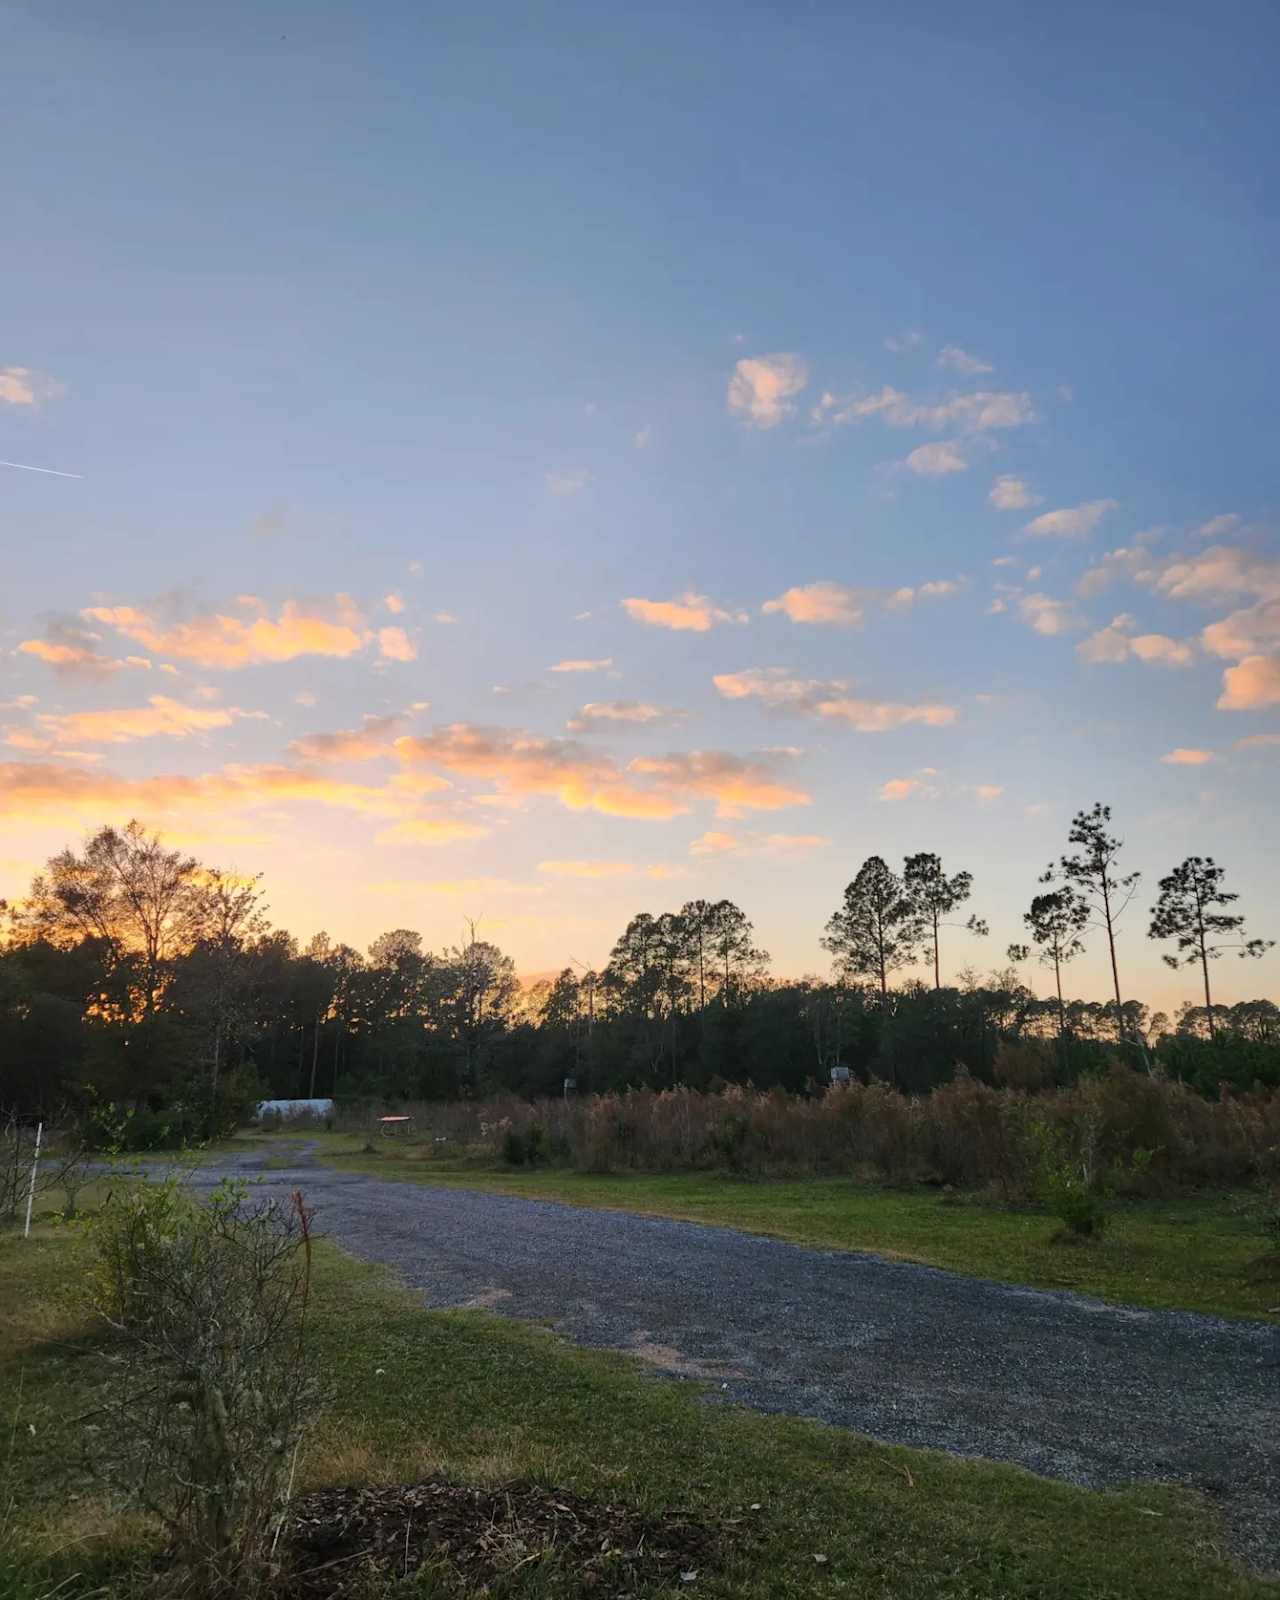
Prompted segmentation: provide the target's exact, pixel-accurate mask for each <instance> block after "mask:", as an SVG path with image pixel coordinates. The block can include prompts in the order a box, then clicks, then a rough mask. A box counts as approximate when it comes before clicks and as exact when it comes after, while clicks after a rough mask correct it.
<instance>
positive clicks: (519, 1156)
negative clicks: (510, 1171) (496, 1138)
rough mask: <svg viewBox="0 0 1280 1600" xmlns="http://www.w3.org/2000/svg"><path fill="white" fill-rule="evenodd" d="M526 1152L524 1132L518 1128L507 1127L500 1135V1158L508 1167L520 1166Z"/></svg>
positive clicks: (522, 1164) (525, 1156) (523, 1162)
mask: <svg viewBox="0 0 1280 1600" xmlns="http://www.w3.org/2000/svg"><path fill="white" fill-rule="evenodd" d="M528 1153H529V1151H528V1146H527V1145H526V1144H525V1139H524V1134H522V1133H521V1132H520V1130H519V1129H518V1128H508V1129H507V1131H506V1132H505V1133H504V1134H503V1136H502V1159H503V1160H504V1161H505V1162H506V1164H507V1165H508V1166H509V1167H522V1166H524V1164H525V1160H526V1158H527V1156H528Z"/></svg>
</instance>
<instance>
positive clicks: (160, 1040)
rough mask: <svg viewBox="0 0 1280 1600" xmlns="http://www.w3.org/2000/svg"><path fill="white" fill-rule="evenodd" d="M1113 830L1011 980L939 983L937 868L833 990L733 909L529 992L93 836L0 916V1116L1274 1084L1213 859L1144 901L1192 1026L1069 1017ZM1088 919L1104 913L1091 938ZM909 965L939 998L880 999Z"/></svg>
mask: <svg viewBox="0 0 1280 1600" xmlns="http://www.w3.org/2000/svg"><path fill="white" fill-rule="evenodd" d="M1108 820H1109V813H1108V812H1107V810H1106V808H1105V807H1095V808H1094V810H1093V811H1092V812H1088V813H1083V812H1082V813H1081V814H1080V815H1079V816H1078V817H1077V818H1076V821H1075V823H1074V824H1073V829H1072V835H1071V843H1072V844H1073V845H1074V846H1075V854H1074V855H1073V856H1064V858H1063V860H1062V861H1061V862H1060V863H1058V864H1057V865H1056V866H1054V867H1051V868H1050V869H1049V871H1048V872H1047V873H1046V874H1045V877H1044V878H1043V879H1042V880H1041V885H1040V886H1039V887H1040V889H1041V892H1040V893H1038V894H1037V895H1036V896H1034V898H1033V900H1032V903H1031V906H1030V909H1029V910H1028V912H1027V916H1026V923H1027V929H1028V934H1029V939H1028V944H1027V945H1026V946H1013V947H1010V949H1009V950H1008V952H1007V956H1008V958H1009V960H1008V964H1007V965H1006V966H1005V967H1004V968H1003V970H1001V971H999V972H996V973H993V974H991V975H990V976H989V977H988V978H987V979H986V980H979V979H978V977H977V976H976V974H972V973H971V974H968V975H966V976H965V977H964V978H963V981H961V982H960V983H959V984H954V985H950V986H947V985H943V984H942V982H941V955H940V950H941V947H942V944H943V941H944V940H945V939H946V938H947V937H948V933H947V930H948V929H949V928H951V927H959V928H962V929H963V930H965V931H966V933H967V934H969V935H972V936H977V937H982V936H983V935H984V934H985V932H986V928H985V924H983V923H982V922H981V920H980V919H978V918H977V917H973V916H970V917H968V918H966V919H964V920H961V917H962V909H961V908H962V907H964V906H965V903H966V902H967V900H968V899H969V897H970V895H971V893H972V878H971V876H970V875H969V874H968V873H967V872H958V873H954V874H950V875H949V874H947V873H946V872H944V870H943V868H942V863H941V862H940V861H939V860H938V858H937V857H936V856H931V855H927V854H920V855H916V856H912V857H909V858H908V859H907V860H906V862H905V863H904V866H903V871H902V872H901V873H895V872H894V871H892V870H891V869H890V868H889V866H888V865H887V863H885V862H884V861H882V860H881V859H880V858H878V857H873V858H871V859H870V860H869V861H868V862H866V863H865V864H864V865H863V867H862V868H861V869H860V871H859V872H858V874H857V875H856V877H855V878H854V880H853V882H851V883H850V884H849V886H848V888H847V889H846V890H845V893H844V896H843V898H842V901H841V904H840V906H839V908H838V909H837V911H836V912H835V913H834V914H833V916H832V917H831V919H830V922H829V923H828V925H827V929H826V936H825V939H824V943H825V945H826V947H827V948H828V949H829V950H830V952H831V954H832V956H833V958H834V975H833V977H832V978H831V979H830V980H822V979H818V978H803V979H800V980H794V981H780V980H777V979H773V978H771V977H770V976H769V975H768V955H767V953H766V952H765V951H763V950H761V949H760V948H759V947H758V946H757V943H756V940H755V936H754V930H753V927H752V924H751V922H750V920H749V919H748V918H747V916H746V915H745V913H744V912H743V911H742V910H741V909H740V908H738V907H737V906H735V905H733V904H732V903H731V902H729V901H715V902H711V901H705V900H694V901H690V902H688V903H687V904H685V905H684V906H683V907H682V908H681V909H680V910H679V911H675V912H670V913H665V914H663V915H660V916H652V915H649V914H647V913H645V914H641V915H639V916H636V917H634V918H633V919H632V920H631V921H630V922H629V923H628V925H627V927H626V928H625V930H624V931H623V933H622V935H621V937H620V938H619V939H618V941H617V943H616V944H615V946H614V948H613V951H612V952H611V954H610V957H609V960H608V962H607V963H606V964H605V966H604V967H603V968H602V969H601V970H600V971H599V972H596V971H589V970H581V969H575V968H574V967H569V968H566V969H565V970H564V971H562V972H561V973H560V974H559V975H558V976H557V977H555V978H554V979H552V980H548V981H545V982H541V983H538V984H534V985H522V984H521V983H520V981H519V979H518V977H517V974H516V971H515V967H514V964H513V962H512V961H511V959H510V958H509V957H508V956H506V955H504V954H503V952H502V951H501V950H499V949H498V948H497V947H496V946H495V945H493V944H492V943H489V942H488V941H485V940H481V939H477V938H475V937H474V936H473V937H471V938H470V939H469V940H467V941H466V942H465V943H463V944H461V945H459V946H456V947H453V948H450V949H446V950H443V951H440V952H433V951H429V950H427V949H425V948H424V947H423V942H422V938H421V936H420V935H419V934H418V933H415V932H413V931H411V930H408V929H395V930H392V931H389V932H387V933H385V934H383V935H381V936H380V937H379V938H378V939H376V940H374V942H373V943H372V945H370V947H369V949H368V950H367V951H366V952H363V953H361V952H359V951H357V950H354V949H353V948H351V947H350V946H349V945H345V944H341V943H335V942H333V941H332V940H331V939H330V938H329V937H328V935H327V934H323V933H321V934H317V935H316V936H315V937H314V938H313V939H311V940H310V942H309V943H308V944H306V945H305V946H300V945H299V944H298V942H297V941H296V940H295V939H294V938H293V937H292V936H291V935H290V934H288V933H286V932H284V931H281V930H273V929H271V928H270V927H269V926H268V924H267V920H266V916H265V912H264V906H263V898H262V892H261V888H260V885H259V882H258V880H257V879H245V878H241V877H237V876H235V875H233V874H229V873H226V872H223V871H220V870H218V869H216V868H209V867H206V866H204V865H202V864H201V863H200V862H198V861H197V860H196V859H195V858H194V857H191V856H187V855H183V854H182V853H180V852H178V851H173V850H169V849H166V848H165V847H164V846H163V844H162V843H161V842H160V841H159V840H158V839H156V838H154V837H152V836H150V835H149V834H148V833H147V832H146V830H145V829H143V828H142V827H141V826H140V825H139V824H137V823H130V824H129V826H128V827H126V828H124V829H119V830H117V829H114V828H104V829H102V830H100V831H99V832H98V833H96V834H94V835H93V836H92V837H91V838H90V839H89V840H88V841H87V843H86V844H85V846H84V848H83V849H82V850H81V851H79V852H77V851H73V850H66V851H64V852H62V854H60V855H58V856H56V857H54V858H53V859H52V860H51V861H50V862H49V864H48V866H47V868H46V870H45V871H44V872H43V873H41V874H40V875H39V876H38V877H37V878H36V879H35V881H34V882H33V884H32V886H31V890H30V893H29V894H28V895H27V897H26V898H25V899H24V900H23V901H21V902H20V903H19V904H17V905H15V906H13V907H11V908H9V909H8V916H7V924H6V937H5V941H4V944H3V946H2V947H0V1108H8V1109H16V1110H19V1111H22V1112H31V1111H37V1110H42V1111H46V1112H50V1113H53V1112H55V1111H57V1110H58V1109H59V1108H61V1107H72V1108H75V1109H77V1110H81V1111H88V1110H91V1109H92V1107H93V1106H94V1105H96V1104H103V1103H107V1102H111V1103H114V1104H115V1105H117V1106H128V1107H130V1108H132V1109H133V1111H134V1113H135V1120H134V1123H133V1127H134V1130H135V1134H136V1136H137V1137H138V1138H139V1139H140V1140H144V1139H145V1137H146V1136H147V1130H151V1131H152V1132H154V1131H156V1129H158V1128H159V1127H161V1126H163V1127H165V1128H168V1129H169V1130H170V1131H172V1130H174V1129H175V1128H179V1129H181V1131H183V1132H186V1133H190V1134H197V1133H204V1132H209V1131H212V1130H213V1129H215V1128H218V1127H222V1126H225V1125H227V1124H228V1123H230V1122H233V1121H234V1120H235V1119H236V1118H237V1117H239V1116H240V1115H242V1114H243V1112H244V1110H245V1108H246V1107H248V1106H249V1105H251V1104H252V1103H254V1102H255V1101H256V1100H257V1099H258V1098H260V1097H263V1096H266V1095H274V1096H310V1095H326V1096H328V1095H333V1096H335V1097H337V1098H338V1099H340V1100H342V1099H357V1098H369V1097H378V1098H382V1099H396V1098H413V1099H437V1100H439V1099H458V1098H464V1099H465V1098H480V1097H484V1096H489V1095H495V1094H503V1093H512V1094H518V1095H521V1096H525V1097H532V1096H547V1095H553V1094H559V1093H561V1092H562V1091H563V1090H564V1088H565V1080H566V1079H570V1080H573V1081H572V1084H571V1086H570V1087H571V1088H572V1089H574V1090H576V1091H577V1092H578V1093H579V1094H582V1093H588V1092H608V1091H613V1090H619V1089H623V1088H626V1087H629V1086H647V1087H651V1088H660V1087H670V1086H674V1085H676V1084H687V1085H691V1086H694V1087H716V1086H718V1085H721V1084H724V1083H751V1084H753V1085H755V1086H756V1087H757V1088H760V1089H769V1088H773V1087H777V1088H782V1089H786V1090H790V1091H793V1092H798V1093H803V1092H805V1091H806V1090H808V1089H810V1088H812V1087H813V1086H815V1085H822V1086H825V1085H826V1084H827V1083H829V1081H830V1080H831V1077H832V1074H833V1072H834V1073H835V1075H836V1077H837V1078H840V1077H843V1075H844V1072H845V1071H847V1072H848V1073H849V1075H850V1076H851V1077H852V1079H853V1080H855V1081H861V1082H865V1083H870V1082H872V1081H876V1080H880V1081H883V1082H885V1083H887V1084H889V1085H892V1086H893V1087H895V1088H897V1089H899V1090H901V1091H903V1092H905V1093H919V1092H923V1091H927V1090H930V1089H932V1088H934V1087H935V1086H937V1085H938V1084H940V1083H944V1082H947V1081H949V1080H951V1079H952V1078H953V1077H954V1076H955V1075H956V1074H957V1072H959V1071H960V1070H961V1069H963V1070H964V1071H965V1072H967V1073H968V1074H969V1075H970V1076H971V1077H973V1078H974V1079H976V1080H979V1081H982V1082H986V1083H991V1084H1007V1085H1011V1086H1015V1087H1023V1088H1041V1087H1048V1086H1050V1085H1063V1084H1068V1083H1072V1082H1074V1081H1075V1080H1076V1079H1078V1078H1079V1077H1080V1076H1081V1075H1082V1074H1084V1073H1086V1072H1090V1071H1093V1070H1096V1069H1099V1068H1102V1067H1104V1066H1107V1065H1112V1064H1116V1063H1119V1064H1122V1065H1124V1066H1128V1067H1135V1068H1141V1069H1147V1070H1162V1071H1163V1072H1165V1073H1166V1074H1168V1075H1169V1076H1170V1077H1174V1078H1178V1079H1181V1080H1182V1081H1184V1082H1186V1083H1188V1084H1190V1085H1192V1086H1194V1087H1195V1088H1197V1089H1199V1090H1201V1091H1202V1092H1205V1093H1208V1094H1217V1093H1218V1092H1219V1086H1220V1085H1221V1084H1224V1083H1225V1084H1229V1085H1234V1086H1235V1087H1236V1088H1238V1089H1245V1088H1247V1087H1249V1086H1250V1085H1253V1084H1255V1083H1260V1084H1263V1085H1271V1086H1276V1085H1280V1011H1278V1010H1277V1008H1276V1006H1275V1005H1273V1004H1272V1003H1271V1002H1270V1001H1266V1000H1257V1001H1251V1002H1247V1003H1244V1004H1241V1005H1236V1006H1232V1007H1222V1006H1216V1005H1214V1004H1213V1003H1212V998H1211V991H1210V990H1209V983H1208V980H1209V971H1210V963H1211V961H1212V960H1213V959H1214V958H1215V957H1216V956H1218V955H1219V954H1221V953H1222V952H1223V951H1224V950H1226V949H1229V948H1231V949H1236V950H1238V951H1239V952H1241V953H1243V954H1246V955H1247V954H1260V953H1261V952H1262V950H1263V949H1265V948H1266V946H1265V944H1264V943H1263V942H1262V941H1259V940H1248V939H1246V938H1245V936H1244V932H1243V921H1242V919H1241V918H1240V917H1239V916H1237V915H1236V914H1235V913H1234V912H1232V911H1230V910H1228V909H1227V907H1228V906H1229V905H1230V903H1231V902H1233V901H1234V899H1235V897H1234V895H1232V894H1230V893H1228V891H1227V890H1226V889H1225V887H1224V884H1223V881H1222V872H1221V869H1220V868H1218V867H1216V866H1215V865H1214V863H1213V862H1212V861H1211V860H1208V859H1202V858H1198V857H1193V858H1191V859H1190V860H1188V861H1187V862H1184V863H1183V864H1182V866H1181V867H1179V868H1178V869H1176V870H1175V872H1174V873H1171V874H1170V875H1169V876H1168V877H1167V878H1166V879H1164V880H1162V881H1161V884H1160V894H1159V898H1158V900H1157V903H1156V906H1155V908H1154V909H1153V912H1152V920H1151V928H1150V932H1151V935H1152V937H1156V938H1161V939H1170V940H1172V941H1173V943H1174V953H1173V954H1172V955H1171V956H1170V957H1169V958H1168V959H1170V960H1171V961H1173V963H1174V964H1181V963H1183V962H1184V961H1187V960H1191V961H1194V962H1195V963H1196V965H1197V966H1198V967H1199V969H1200V973H1199V976H1200V978H1201V979H1202V981H1203V985H1204V989H1205V996H1206V1004H1204V1005H1197V1006H1190V1005H1188V1006H1185V1007H1183V1009H1182V1010H1181V1011H1180V1012H1179V1014H1178V1016H1177V1017H1176V1018H1174V1019H1169V1018H1168V1017H1165V1016H1163V1015H1162V1014H1159V1013H1157V1014H1154V1015H1153V1014H1151V1013H1150V1012H1149V1011H1148V1009H1147V1008H1146V1007H1145V1006H1144V1005H1142V1004H1141V1003H1140V1002H1138V1001H1136V1000H1122V999H1121V998H1120V993H1121V991H1120V980H1119V971H1118V965H1117V963H1116V962H1115V960H1114V959H1113V961H1112V971H1113V974H1114V975H1115V988H1116V1000H1115V1001H1109V1002H1107V1003H1105V1004H1104V1003H1097V1002H1086V1001H1080V1000H1072V999H1070V998H1069V997H1067V996H1066V995H1065V994H1064V993H1063V989H1062V975H1063V972H1064V969H1065V968H1066V967H1067V966H1068V965H1069V963H1070V961H1071V960H1072V959H1073V957H1074V956H1075V955H1076V954H1078V952H1079V949H1080V948H1083V940H1084V937H1085V934H1086V931H1087V929H1088V928H1089V926H1090V925H1091V924H1093V923H1094V922H1096V923H1097V925H1098V928H1099V930H1100V932H1101V933H1102V935H1103V937H1105V938H1107V939H1108V940H1109V941H1110V943H1111V951H1112V955H1113V957H1114V953H1115V945H1114V938H1115V924H1116V921H1117V919H1118V917H1119V916H1120V914H1121V912H1122V910H1123V907H1124V905H1125V903H1126V902H1127V900H1128V899H1129V898H1131V896H1132V894H1133V891H1134V887H1135V884H1136V875H1135V874H1122V873H1121V872H1120V869H1119V867H1118V865H1117V856H1118V853H1119V849H1120V844H1119V841H1117V840H1115V839H1113V838H1111V836H1110V835H1109V833H1108V832H1107V823H1108ZM1095 913H1096V914H1095ZM1033 953H1035V954H1038V955H1039V957H1040V958H1041V960H1043V961H1044V963H1045V964H1046V966H1047V967H1048V968H1049V969H1050V970H1051V971H1052V972H1053V973H1054V974H1055V977H1056V979H1057V981H1056V983H1055V986H1054V992H1053V994H1052V995H1051V996H1050V997H1049V998H1047V999H1042V998H1037V997H1036V996H1035V995H1034V994H1033V992H1032V991H1031V989H1030V988H1029V987H1028V986H1027V985H1026V984H1025V983H1024V982H1023V981H1022V980H1021V978H1020V977H1019V974H1018V966H1019V964H1020V963H1021V962H1023V961H1025V960H1027V959H1028V958H1029V957H1030V956H1031V955H1032V954H1033ZM922 959H923V960H926V961H927V962H928V965H929V967H930V968H931V969H932V978H933V982H932V983H931V984H930V983H920V982H908V983H905V984H902V985H900V986H898V987H896V988H893V987H891V986H890V983H889V979H890V977H891V976H892V975H893V974H894V973H896V972H898V971H899V970H900V969H901V968H902V967H904V966H906V965H907V964H908V963H912V964H914V963H916V962H918V961H920V960H922Z"/></svg>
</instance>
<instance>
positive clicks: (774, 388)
mask: <svg viewBox="0 0 1280 1600" xmlns="http://www.w3.org/2000/svg"><path fill="white" fill-rule="evenodd" d="M808 381H809V368H808V366H807V365H806V363H805V361H804V360H803V358H802V357H801V356H798V355H795V354H793V353H790V352H786V351H781V352H778V353H777V354H774V355H768V356H752V357H748V358H746V359H744V360H742V361H739V362H738V363H737V365H736V366H735V367H734V369H733V375H732V377H731V378H730V379H729V389H728V394H727V397H726V398H727V403H728V406H729V410H730V411H731V412H732V413H733V414H734V415H735V416H737V417H740V418H741V419H742V420H743V421H744V422H746V423H749V424H750V425H751V426H752V427H754V428H776V427H777V425H778V424H779V423H780V422H781V421H783V419H784V418H786V417H789V416H790V415H791V414H792V412H793V411H794V410H795V405H794V396H795V395H798V394H799V393H800V391H801V390H802V389H803V388H804V387H805V385H806V384H807V383H808Z"/></svg>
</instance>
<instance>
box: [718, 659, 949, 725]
mask: <svg viewBox="0 0 1280 1600" xmlns="http://www.w3.org/2000/svg"><path fill="white" fill-rule="evenodd" d="M712 682H713V683H714V684H715V687H716V689H717V690H718V691H719V692H720V694H722V695H723V696H724V697H725V699H726V700H758V701H759V702H760V703H761V704H762V705H764V706H766V707H767V708H768V709H769V710H771V711H788V712H795V713H797V714H800V715H804V716H813V717H818V718H822V719H825V720H827V721H832V722H842V723H845V724H846V725H847V726H849V727H851V728H853V729H855V730H856V731H857V732H858V733H885V732H887V731H888V730H890V729H892V728H901V727H904V726H906V725H907V724H909V723H923V724H925V725H926V726H927V727H932V728H940V727H946V726H947V725H948V724H950V723H952V722H954V721H955V720H956V710H955V707H954V706H948V705H941V704H936V703H924V704H909V703H905V702H901V701H892V700H865V699H860V698H858V697H855V696H854V695H852V694H851V693H850V689H851V685H850V684H849V683H848V682H847V681H846V680H845V679H842V678H829V679H820V678H796V677H793V676H792V675H791V674H790V673H789V672H788V671H787V669H786V668H785V667H753V668H750V669H748V670H747V671H745V672H722V673H718V674H717V675H716V676H715V677H714V678H713V679H712Z"/></svg>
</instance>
